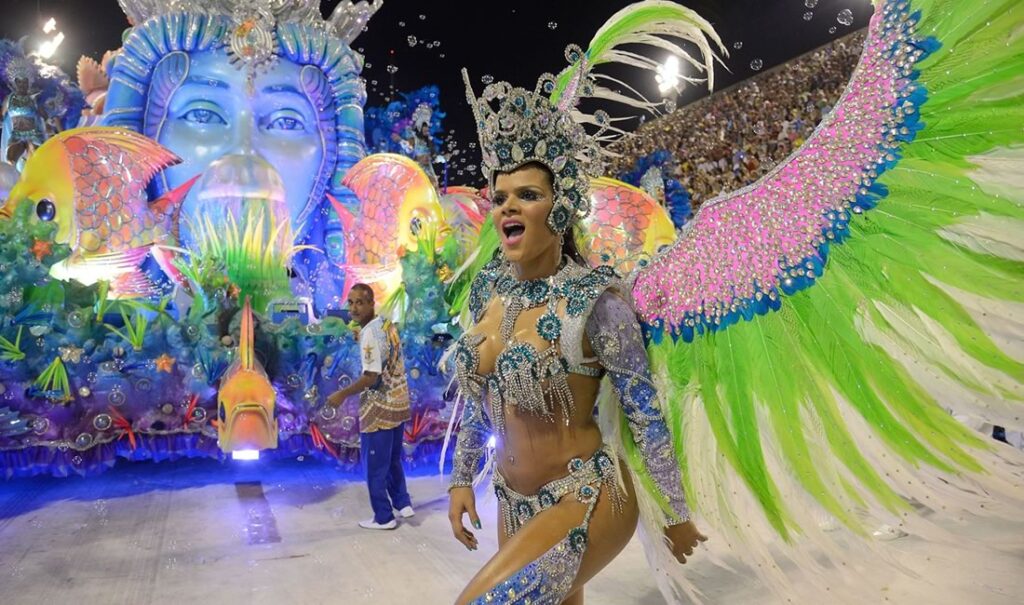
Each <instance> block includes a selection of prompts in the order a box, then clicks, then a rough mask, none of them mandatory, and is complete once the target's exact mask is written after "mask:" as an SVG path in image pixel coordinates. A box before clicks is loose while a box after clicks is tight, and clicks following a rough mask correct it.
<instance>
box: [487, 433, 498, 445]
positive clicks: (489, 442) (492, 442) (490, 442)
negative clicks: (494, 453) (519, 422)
mask: <svg viewBox="0 0 1024 605" xmlns="http://www.w3.org/2000/svg"><path fill="white" fill-rule="evenodd" d="M497 444H498V438H497V437H495V436H494V435H491V438H490V439H488V440H487V447H494V446H495V445H497Z"/></svg>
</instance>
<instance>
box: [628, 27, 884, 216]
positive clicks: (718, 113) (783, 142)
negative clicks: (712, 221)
mask: <svg viewBox="0 0 1024 605" xmlns="http://www.w3.org/2000/svg"><path fill="white" fill-rule="evenodd" d="M864 36H865V34H864V32H857V33H854V34H851V35H849V36H846V37H844V38H841V39H839V40H835V41H833V42H831V43H830V44H828V45H826V46H823V47H821V48H819V49H817V50H815V51H812V52H810V53H808V54H806V55H803V56H801V57H798V58H797V59H794V60H793V61H790V62H788V63H785V64H783V65H781V66H778V67H776V68H774V69H772V70H770V71H767V72H765V73H763V74H759V75H757V76H755V77H753V78H751V79H749V80H745V81H743V82H741V83H739V84H737V85H735V86H733V87H731V88H728V89H725V90H723V91H720V92H717V93H715V94H713V95H711V96H710V97H706V98H704V99H701V100H699V101H697V102H694V103H691V104H689V105H686V106H684V107H680V108H679V109H677V110H676V111H674V112H672V113H670V114H667V115H665V116H662V117H660V118H658V119H656V120H653V121H650V122H647V123H646V124H643V125H641V126H640V128H638V129H637V131H636V133H635V134H634V135H633V136H631V137H626V138H625V139H623V140H622V141H621V142H619V143H618V144H617V146H616V147H615V151H616V152H618V153H619V154H621V158H620V159H619V161H618V162H617V163H616V165H615V166H613V169H612V170H611V171H610V172H611V173H612V174H617V173H619V172H622V171H625V170H628V169H629V167H630V166H631V165H632V164H633V162H635V161H636V159H637V158H640V157H643V156H645V155H647V154H649V153H652V152H654V151H656V150H659V149H667V150H668V151H670V152H671V153H672V154H673V155H674V156H675V157H676V158H678V160H679V162H678V167H677V171H678V172H677V174H671V175H665V176H666V177H672V178H676V179H678V180H679V181H680V182H681V183H682V184H683V186H684V187H685V188H686V190H687V191H689V192H690V195H691V197H692V199H693V204H694V207H697V206H699V205H700V204H701V203H703V202H704V201H707V200H709V199H711V198H713V197H715V196H717V195H719V194H721V193H727V192H729V191H733V190H735V189H739V188H740V187H742V186H744V185H747V184H750V183H752V182H754V181H755V180H757V179H758V178H760V177H761V176H762V175H763V174H765V173H766V172H768V171H769V170H771V168H772V167H773V166H775V165H776V164H777V163H778V162H779V161H781V160H783V159H785V158H786V157H787V156H788V155H789V154H790V153H791V152H792V151H793V150H795V149H796V148H798V147H799V146H800V145H801V144H802V143H803V142H804V140H806V138H807V137H808V136H809V135H810V134H811V132H812V131H813V130H814V128H815V126H817V125H818V123H819V122H820V121H821V119H822V117H823V116H825V115H827V114H828V113H829V112H830V111H831V110H832V108H833V107H834V106H835V104H836V102H837V101H838V100H839V97H840V95H841V94H842V92H843V89H844V88H845V86H846V84H847V82H848V81H849V79H850V76H851V74H852V73H853V69H854V67H855V66H856V65H857V60H858V58H859V57H860V52H861V48H862V46H863V44H864Z"/></svg>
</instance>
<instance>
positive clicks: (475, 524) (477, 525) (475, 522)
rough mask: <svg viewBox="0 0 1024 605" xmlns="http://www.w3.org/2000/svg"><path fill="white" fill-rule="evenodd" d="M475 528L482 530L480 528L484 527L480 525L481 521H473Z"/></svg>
mask: <svg viewBox="0 0 1024 605" xmlns="http://www.w3.org/2000/svg"><path fill="white" fill-rule="evenodd" d="M473 527H475V528H477V529H480V528H481V527H482V526H481V525H480V521H473Z"/></svg>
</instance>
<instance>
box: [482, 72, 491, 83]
mask: <svg viewBox="0 0 1024 605" xmlns="http://www.w3.org/2000/svg"><path fill="white" fill-rule="evenodd" d="M480 81H481V82H483V83H484V84H490V83H491V82H494V76H492V75H491V74H484V76H483V77H482V78H480Z"/></svg>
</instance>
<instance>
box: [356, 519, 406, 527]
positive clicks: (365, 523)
mask: <svg viewBox="0 0 1024 605" xmlns="http://www.w3.org/2000/svg"><path fill="white" fill-rule="evenodd" d="M359 527H362V528H363V529H395V528H396V527H398V521H396V520H394V519H392V520H390V521H388V522H387V523H377V522H376V521H374V520H373V519H369V520H367V521H360V522H359Z"/></svg>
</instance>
